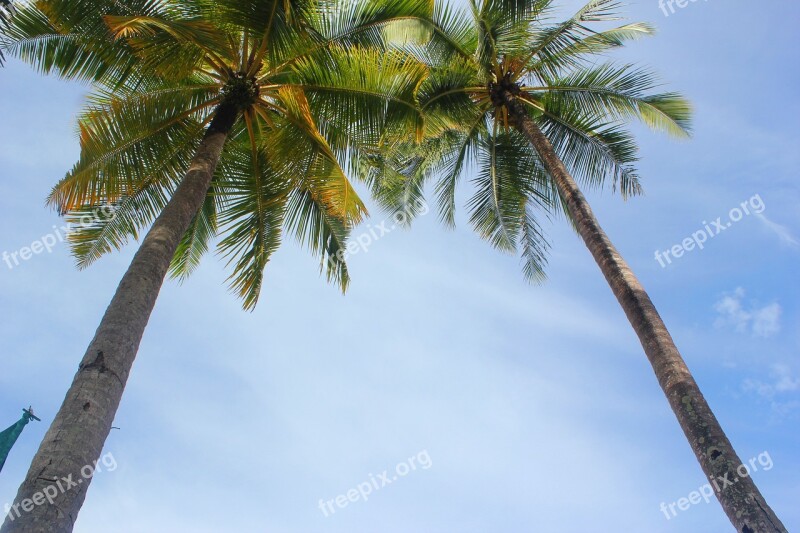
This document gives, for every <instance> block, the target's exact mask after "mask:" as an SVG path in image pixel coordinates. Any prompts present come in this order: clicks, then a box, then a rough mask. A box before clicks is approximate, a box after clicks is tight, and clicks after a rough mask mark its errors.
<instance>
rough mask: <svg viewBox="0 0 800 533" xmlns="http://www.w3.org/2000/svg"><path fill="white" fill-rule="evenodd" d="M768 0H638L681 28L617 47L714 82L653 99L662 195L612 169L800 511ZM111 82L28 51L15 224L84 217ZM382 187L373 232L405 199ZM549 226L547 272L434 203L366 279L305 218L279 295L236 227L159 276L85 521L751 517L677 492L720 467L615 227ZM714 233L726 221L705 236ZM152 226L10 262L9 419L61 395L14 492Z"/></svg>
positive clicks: (9, 189) (30, 229) (677, 527)
mask: <svg viewBox="0 0 800 533" xmlns="http://www.w3.org/2000/svg"><path fill="white" fill-rule="evenodd" d="M562 5H563V6H564V12H565V13H566V12H568V11H571V10H574V9H575V8H577V7H578V3H577V2H572V1H565V2H563V3H562ZM753 6H754V5H753V4H752V3H751V2H746V1H745V0H727V1H724V2H723V1H722V0H707V1H705V0H704V1H696V2H690V3H688V4H686V7H683V8H680V7H678V5H677V4H676V5H675V11H674V13H671V12H669V8H668V7H665V9H666V10H667V11H666V12H667V16H665V12H664V11H662V10H661V9H660V8H659V5H658V2H657V0H646V1H644V0H641V1H634V2H633V3H631V4H630V5H628V6H627V8H626V13H627V15H628V17H629V19H630V20H644V21H649V22H651V23H653V24H655V25H656V26H657V28H658V30H659V33H658V35H657V36H655V37H652V38H648V39H646V40H642V41H638V42H635V43H632V45H631V46H630V47H629V48H628V49H626V50H625V51H624V53H621V54H617V56H616V57H617V58H618V59H619V60H621V61H630V62H636V63H642V64H647V65H650V66H651V67H653V68H654V69H655V70H656V71H657V72H659V73H660V74H661V75H662V78H663V79H664V80H667V81H668V83H667V84H666V87H668V88H669V89H675V90H680V91H681V92H683V93H684V94H686V95H687V96H688V97H689V98H690V99H691V100H692V102H693V103H694V106H695V112H696V117H695V126H694V136H693V138H692V139H691V140H683V141H678V140H673V139H670V138H667V137H664V136H660V135H656V134H653V133H650V132H647V131H645V130H643V129H642V128H639V127H636V128H635V131H636V132H637V135H638V138H639V140H640V143H641V153H640V156H641V161H640V165H639V168H640V170H641V174H642V176H643V184H644V187H645V192H646V194H645V195H644V196H641V197H637V198H634V199H632V200H629V201H627V202H623V200H622V199H621V198H619V196H617V195H614V194H613V193H612V191H611V190H605V191H589V192H588V193H587V196H588V198H589V200H590V202H591V203H592V206H593V208H594V210H595V213H596V215H597V217H598V219H599V220H600V222H601V224H602V225H603V226H604V228H605V229H606V231H607V233H608V234H609V236H610V237H611V239H612V240H613V241H614V243H615V244H616V245H617V247H618V248H619V250H620V251H621V253H622V254H623V255H624V256H625V257H626V259H627V260H628V262H629V263H630V265H631V267H632V268H633V270H634V271H635V272H636V273H637V275H638V276H639V278H640V280H641V281H642V283H643V284H644V286H645V287H646V288H647V289H648V291H649V293H650V295H651V297H652V299H653V301H654V303H655V304H656V306H657V308H658V309H659V312H660V314H661V315H662V317H663V318H664V320H665V322H666V324H667V326H668V327H669V329H670V331H671V333H672V335H673V337H674V338H675V341H676V343H677V345H678V347H679V348H680V350H681V352H682V354H683V356H684V358H685V359H686V361H687V363H688V365H689V367H690V369H691V370H692V371H693V373H694V375H695V378H696V379H697V381H698V383H699V385H700V387H701V389H702V390H703V392H704V394H705V396H706V398H707V400H708V402H709V404H710V405H711V407H712V408H713V409H714V411H715V413H716V415H717V417H718V418H719V420H720V422H721V424H722V426H723V428H725V430H726V432H727V434H728V437H729V438H730V440H731V441H732V442H733V444H734V446H735V447H736V449H737V451H738V453H739V455H740V457H741V458H742V459H743V460H744V461H746V462H747V461H749V460H750V459H753V462H752V463H751V464H753V465H755V466H756V468H754V471H753V473H752V475H753V477H754V479H755V482H756V484H757V485H758V486H759V488H760V489H761V491H762V493H763V494H764V496H765V498H766V499H767V501H768V502H770V504H771V506H772V508H773V509H774V510H775V512H776V513H777V514H778V516H779V517H780V518H781V519H782V521H783V522H784V525H785V526H786V527H787V528H788V529H789V530H790V531H792V530H797V529H799V528H800V506H798V505H797V502H798V501H800V481H799V480H798V479H800V476H798V475H797V474H798V472H800V429H798V428H800V424H798V420H799V419H800V360H798V351H799V350H798V349H800V328H798V326H800V306H798V301H800V290H799V289H798V284H797V279H798V273H799V272H800V268H798V263H799V262H800V211H799V210H798V207H797V206H798V205H800V189H798V187H797V169H798V168H800V150H798V141H800V138H798V137H799V136H800V134H799V133H798V118H800V108H799V106H800V104H798V101H797V99H796V95H797V94H798V89H800V87H798V86H799V85H800V78H798V72H799V71H800V69H798V66H800V65H798V59H797V57H798V56H797V55H796V50H797V49H798V45H800V43H798V33H797V32H796V27H797V23H798V22H800V6H798V5H796V4H794V3H791V2H785V1H775V0H771V1H765V2H760V3H758V6H757V7H753ZM85 92H86V87H84V86H81V85H77V84H67V83H64V82H62V81H59V80H57V79H55V78H47V77H42V76H40V75H38V74H35V73H33V72H32V71H31V70H30V69H29V68H28V67H27V66H25V65H23V64H21V63H18V62H15V61H10V62H9V63H8V65H7V66H6V68H4V69H2V70H0V95H2V98H0V118H2V123H3V125H4V127H2V128H0V252H2V251H6V252H8V253H12V252H15V251H19V250H20V249H21V248H23V247H26V246H28V247H29V246H31V244H32V243H34V242H36V241H43V240H44V239H45V237H46V236H47V235H53V234H54V233H55V232H56V231H57V229H54V226H55V227H56V228H58V227H60V226H61V225H63V221H62V220H59V218H58V217H57V216H56V214H55V213H53V212H52V211H50V210H49V209H48V208H46V207H45V206H44V198H45V196H46V195H47V193H48V192H49V190H50V187H51V186H52V185H53V184H54V183H55V182H56V181H57V180H58V179H59V178H61V177H62V176H63V175H64V173H65V172H66V171H67V170H68V169H69V168H70V167H71V165H72V164H73V162H74V161H75V160H76V159H77V156H78V140H77V135H76V133H75V126H74V120H75V116H76V113H78V111H79V110H80V107H81V105H82V101H83V97H84V95H85ZM463 184H464V186H463V187H462V189H461V191H460V196H461V198H462V200H463V199H464V198H466V197H467V196H468V194H469V188H468V186H467V185H466V184H467V182H466V181H465V182H463ZM461 205H462V206H463V205H464V202H463V201H462V203H461ZM371 213H372V215H371V218H370V219H369V220H367V221H366V222H365V223H364V224H363V225H362V226H361V227H360V228H358V229H356V230H355V232H354V236H355V237H357V236H359V235H361V234H367V233H368V232H369V231H370V227H372V228H374V227H375V226H377V225H379V224H380V223H381V222H382V221H383V220H384V219H386V218H387V215H386V214H385V213H382V212H381V211H380V210H379V209H377V208H373V209H372V210H371ZM718 217H719V218H720V221H721V223H722V224H723V225H724V226H725V230H724V231H722V232H720V233H719V234H716V231H717V230H716V229H715V227H714V225H713V223H712V221H716V220H717V218H718ZM728 222H729V223H730V226H727V223H728ZM706 226H709V229H710V230H711V231H710V232H709V231H707V230H706ZM545 229H546V232H547V234H548V236H549V238H550V239H551V240H552V244H553V248H552V251H553V253H552V257H551V261H550V265H549V270H548V275H549V279H548V281H547V282H546V283H545V284H543V285H540V286H536V285H530V284H528V283H526V282H525V280H524V279H523V276H522V274H521V264H520V261H519V258H517V257H513V256H508V255H503V254H501V253H499V252H496V251H495V250H493V249H492V248H491V247H490V246H489V245H488V244H487V243H485V242H483V241H481V240H480V239H479V238H478V237H477V236H476V235H475V234H474V233H473V232H472V231H471V229H470V227H469V225H468V223H467V220H466V218H465V216H464V210H463V208H462V209H461V210H460V212H459V220H458V226H457V228H456V229H455V230H448V229H445V228H443V227H441V225H439V223H438V221H437V217H436V215H435V214H434V212H433V211H431V212H430V213H429V214H427V215H424V216H422V217H420V219H418V220H417V221H416V223H415V224H414V225H413V227H412V228H411V229H410V230H403V229H396V230H393V231H391V232H389V233H388V234H385V235H383V236H382V237H381V238H380V239H378V240H374V241H373V242H371V243H370V245H369V246H368V247H367V249H366V250H364V251H363V252H360V253H358V254H355V255H354V256H352V257H351V258H350V261H349V264H350V270H351V276H352V278H353V281H352V284H351V287H350V290H349V291H348V293H347V294H346V295H344V296H343V295H342V294H341V293H340V292H339V291H338V289H337V288H336V287H334V286H330V285H327V284H326V282H325V280H324V278H323V277H320V275H319V272H318V268H317V266H318V265H317V263H316V261H315V260H314V259H312V258H311V256H310V255H309V254H308V253H307V252H306V251H305V250H303V249H301V248H300V247H299V246H298V245H297V244H296V243H294V242H289V241H287V242H286V243H285V244H284V246H283V247H282V248H281V249H280V251H279V252H278V253H277V254H276V256H275V258H274V260H273V261H272V262H271V263H270V264H269V265H268V267H267V277H266V281H265V286H264V289H263V293H262V297H261V301H260V303H259V306H258V308H257V309H256V310H255V311H254V312H252V313H247V312H244V311H242V310H241V306H240V303H239V302H238V301H237V300H236V298H235V297H234V296H233V295H231V294H229V293H228V291H227V288H226V285H225V278H226V277H227V274H226V271H225V269H224V268H223V266H224V265H223V262H222V260H221V259H220V258H219V257H216V256H215V255H214V254H210V255H209V256H207V257H206V259H205V261H204V263H203V264H202V266H201V267H200V268H199V270H198V271H197V272H196V273H195V275H193V276H192V277H191V278H190V279H189V280H187V281H186V282H184V283H183V284H180V283H178V282H175V281H168V282H167V283H166V284H165V286H164V288H163V290H162V292H161V295H160V297H159V300H158V303H157V305H156V309H155V311H154V313H153V315H152V318H151V320H150V324H149V326H148V329H147V331H146V333H145V336H144V340H143V342H142V344H141V348H140V351H139V356H138V359H137V361H136V364H135V366H134V370H133V373H132V375H131V378H130V381H129V382H128V385H127V389H126V391H125V396H124V399H123V402H122V405H121V408H120V410H119V412H118V414H117V417H116V420H115V423H114V425H115V426H116V427H118V428H119V429H114V430H112V432H111V435H110V437H109V439H108V441H107V442H106V447H105V450H104V458H105V461H104V463H103V464H104V465H105V468H104V469H103V471H102V472H98V473H97V474H96V475H95V477H94V479H93V482H92V486H91V488H90V490H89V493H88V497H87V500H86V503H85V505H84V506H83V509H82V511H81V514H80V516H79V519H78V522H77V526H76V529H75V531H77V532H79V533H95V532H97V533H100V532H106V531H109V530H110V528H113V531H116V532H120V533H140V532H148V533H160V532H191V533H203V532H219V531H241V532H253V533H256V532H270V533H295V532H297V533H316V532H320V533H324V532H332V533H345V532H347V533H372V532H376V531H380V532H385V533H401V532H402V533H407V532H409V531H414V532H420V533H488V532H492V533H498V532H499V533H517V532H520V531H553V532H564V533H595V532H596V533H603V532H609V531H633V532H653V533H671V532H689V533H695V532H697V533H699V532H703V533H708V532H712V533H714V532H726V531H730V530H731V526H730V523H729V522H728V520H727V518H726V516H725V515H724V513H723V512H722V510H721V507H720V506H719V505H718V504H717V503H716V501H715V500H713V499H712V501H711V502H710V503H706V502H705V501H703V500H700V501H699V503H697V504H692V505H690V506H689V507H688V509H686V510H678V512H677V513H676V514H675V515H674V516H672V515H669V513H664V512H663V511H662V510H661V505H662V504H666V505H669V504H670V503H674V502H677V501H678V499H679V498H684V497H687V498H688V496H689V495H690V493H692V492H693V491H698V490H699V488H700V487H702V486H703V485H704V484H705V483H706V479H705V478H704V475H703V473H702V471H701V469H700V467H699V466H698V464H697V462H696V460H695V458H694V455H693V453H692V451H691V449H690V448H689V446H688V445H687V443H686V441H685V438H684V436H683V434H682V432H681V430H680V428H679V426H678V424H677V422H676V420H675V418H674V416H673V414H672V413H671V411H670V409H669V406H668V404H667V402H666V400H665V398H664V396H663V393H662V392H661V390H660V388H659V387H658V384H657V381H656V379H655V377H654V375H653V372H652V369H651V368H650V366H649V363H648V362H647V359H646V358H645V356H644V353H643V351H642V349H641V346H640V345H639V343H638V340H637V339H636V336H635V335H634V333H633V332H632V330H631V328H630V326H629V325H628V323H627V321H626V319H625V316H624V314H623V312H622V311H621V309H620V308H619V306H618V304H617V303H616V301H615V299H614V297H613V295H612V293H611V291H610V290H609V288H608V286H607V285H606V284H605V281H604V280H603V277H602V275H601V274H600V272H599V270H598V268H597V266H596V265H595V264H594V262H593V261H592V259H591V256H590V255H589V253H588V251H587V250H586V249H585V248H584V246H583V244H582V242H581V241H580V239H579V238H578V237H577V235H576V234H575V233H574V232H572V230H571V229H570V228H569V227H568V225H567V224H566V223H565V221H564V220H563V219H555V220H553V221H552V222H548V223H546V225H545ZM699 233H704V234H705V235H706V241H705V242H703V243H702V245H703V248H702V249H700V248H699V247H698V246H697V245H696V244H695V245H694V246H692V245H689V246H686V247H685V248H683V243H684V240H685V239H687V238H691V237H692V236H693V235H697V237H696V241H697V240H702V237H701V236H699ZM710 235H713V236H710ZM709 236H710V237H709ZM696 241H695V242H696ZM676 245H678V249H677V253H675V251H674V250H673V247H675V246H676ZM689 248H691V249H689ZM667 250H670V255H669V261H667V260H665V259H663V257H664V252H665V251H667ZM134 251H135V243H131V244H130V245H129V246H127V247H125V248H124V249H123V250H122V251H121V252H119V253H115V254H112V255H109V256H107V257H105V258H103V259H101V260H100V261H99V262H97V263H96V264H95V265H93V266H91V267H90V268H89V269H87V270H84V271H78V270H77V269H76V268H75V266H74V261H73V259H72V258H71V256H70V254H69V249H68V248H67V247H66V246H65V245H63V244H58V243H57V244H56V245H55V246H53V247H52V250H51V251H50V252H47V251H43V252H42V253H39V254H37V255H33V256H32V257H30V258H29V259H28V260H26V261H21V262H20V264H18V265H14V266H13V268H9V266H8V264H6V263H0V309H2V320H0V338H2V339H3V341H4V342H3V344H4V346H3V351H2V352H3V353H2V356H0V357H2V359H0V368H2V370H1V371H0V426H2V428H5V427H6V426H8V425H11V424H12V423H13V422H15V421H16V420H17V419H18V418H19V416H20V415H21V411H20V409H21V408H23V407H27V406H28V405H33V407H34V409H35V411H36V413H37V414H38V415H39V416H40V417H41V418H42V422H32V423H31V424H29V425H28V426H27V428H26V429H25V431H24V432H23V434H22V436H21V437H20V439H19V441H18V443H17V445H16V447H15V448H14V449H13V450H12V452H11V454H10V456H9V458H8V461H7V462H6V465H5V467H4V469H3V471H2V473H0V505H3V504H4V503H10V502H12V500H13V497H14V495H15V494H16V490H17V487H18V484H19V482H20V481H21V480H22V479H23V478H24V475H25V472H26V470H27V467H28V465H29V464H30V460H31V459H32V457H33V454H34V453H35V451H36V448H37V446H38V443H39V441H40V440H41V438H42V437H43V436H44V433H45V431H46V429H47V425H48V424H49V422H50V421H51V420H52V417H53V416H54V414H55V413H56V411H57V409H58V407H59V405H60V403H61V401H62V399H63V397H64V393H65V392H66V390H67V388H68V386H69V384H70V382H71V380H72V376H73V374H74V372H75V370H76V369H77V365H78V363H79V361H80V359H81V357H82V355H83V353H84V350H85V348H86V345H87V344H88V342H89V340H90V339H91V337H92V335H93V333H94V329H95V328H96V326H97V324H98V323H99V320H100V318H101V316H102V313H103V311H104V310H105V307H106V305H107V304H108V302H109V300H110V298H111V295H112V294H113V291H114V289H115V287H116V284H117V283H118V281H119V279H120V277H121V276H122V274H123V273H124V271H125V269H126V267H127V265H128V263H129V262H130V259H131V257H132V254H133V252H134ZM657 251H659V252H661V257H662V259H661V260H660V261H659V259H658V258H657V256H656V252H657ZM662 264H663V266H662ZM2 428H0V429H2ZM395 478H396V479H395ZM387 481H388V483H387ZM376 487H377V488H376ZM348 492H350V495H351V497H352V496H353V494H357V496H356V497H355V498H351V500H348V499H347V494H348ZM337 497H340V501H346V502H348V503H347V505H346V506H344V507H340V506H337V505H336V503H335V502H336V498H337ZM352 500H355V501H352ZM329 501H331V502H333V503H331V504H327V503H325V502H329ZM320 502H322V504H320ZM668 515H669V516H670V517H669V518H667V516H668Z"/></svg>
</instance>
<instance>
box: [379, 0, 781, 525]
mask: <svg viewBox="0 0 800 533" xmlns="http://www.w3.org/2000/svg"><path fill="white" fill-rule="evenodd" d="M551 4H552V0H471V1H470V8H471V9H470V12H469V13H461V12H458V11H453V10H451V9H449V8H447V7H443V6H440V7H439V8H438V9H437V12H436V13H435V15H434V17H433V18H432V19H431V20H429V21H427V28H428V34H427V36H426V39H425V40H426V44H425V45H424V46H415V45H414V44H413V40H409V41H408V42H409V43H412V44H406V46H407V47H408V48H409V49H410V50H411V51H412V52H413V53H414V54H416V55H417V56H418V57H419V58H420V59H421V60H423V61H426V62H427V63H428V64H430V65H431V67H432V69H431V74H430V77H429V78H428V79H427V81H426V82H425V83H424V84H423V85H422V86H421V88H420V91H419V105H420V106H421V108H422V110H423V111H424V115H425V120H426V125H425V139H426V140H425V141H424V142H423V143H422V144H421V145H420V146H418V147H417V146H414V145H413V143H408V142H406V143H404V142H403V141H402V139H399V140H394V141H392V140H390V139H387V140H385V148H384V152H383V153H376V154H374V156H373V158H372V159H371V160H370V165H371V167H372V168H371V170H370V172H371V173H372V180H373V182H374V183H376V184H377V185H376V192H377V193H378V196H379V197H380V198H381V199H382V201H383V202H384V203H385V204H386V205H387V206H389V207H390V208H392V209H402V210H404V211H406V212H409V211H411V212H413V209H412V206H413V205H416V204H418V203H419V202H418V199H419V198H420V197H421V196H422V195H423V192H424V187H425V185H426V182H427V181H428V180H429V179H430V178H431V177H432V176H435V177H436V178H437V181H436V184H435V192H436V195H437V197H438V202H439V206H440V213H441V218H442V220H443V221H444V222H445V223H446V224H448V225H452V224H453V222H454V211H455V191H456V186H457V184H458V181H459V178H460V177H461V176H462V174H464V173H465V171H466V170H467V169H469V170H472V169H475V170H476V171H477V174H476V175H475V177H474V178H473V180H472V185H473V186H474V189H475V193H474V195H473V196H472V197H471V199H470V200H469V202H468V205H467V207H468V210H469V214H470V222H471V224H472V225H473V226H474V228H475V230H476V231H477V232H478V233H479V234H480V235H481V236H482V237H483V238H485V239H487V240H488V241H490V242H491V244H492V245H493V246H495V247H497V248H499V249H501V250H505V251H512V252H513V251H520V252H521V254H522V257H523V259H524V272H525V275H526V276H527V277H528V278H531V279H541V278H542V277H543V276H544V266H545V263H546V256H547V250H548V245H547V242H546V240H545V239H544V237H543V235H542V231H541V226H540V224H539V222H538V220H537V215H539V214H541V213H545V214H549V213H552V212H553V211H561V210H563V211H565V212H566V214H567V216H568V219H569V220H570V221H571V223H572V224H573V225H574V227H575V229H576V230H577V232H578V233H579V234H580V236H581V237H582V239H583V241H584V242H585V244H586V246H587V247H588V248H589V251H590V252H591V254H592V256H593V257H594V259H595V261H596V262H597V264H598V266H599V267H600V270H601V271H602V273H603V275H604V276H605V278H606V280H607V281H608V284H609V285H610V287H611V289H612V291H613V293H614V295H615V296H616V297H617V300H618V301H619V303H620V305H621V306H622V308H623V309H624V311H625V314H626V315H627V317H628V320H629V321H630V323H631V325H632V326H633V329H634V330H635V332H636V334H637V335H638V337H639V340H640V341H641V344H642V346H643V348H644V351H645V353H646V354H647V357H648V359H649V360H650V363H651V364H652V367H653V369H654V371H655V374H656V377H657V378H658V381H659V384H660V385H661V387H662V389H663V391H664V393H665V394H666V396H667V399H668V400H669V404H670V406H671V407H672V409H673V411H674V413H675V415H676V416H677V418H678V421H679V423H680V425H681V428H682V429H683V431H684V433H685V435H686V437H687V439H688V440H689V444H690V445H691V447H692V450H693V451H694V453H695V455H696V457H697V459H698V461H699V462H700V465H701V466H702V468H703V470H704V472H705V474H706V475H707V476H708V477H709V479H710V480H711V481H712V482H713V484H714V486H715V487H719V488H720V489H722V490H718V491H717V497H718V499H719V501H720V502H721V503H722V507H723V509H724V510H725V512H726V513H727V515H728V517H729V518H730V520H731V522H732V523H733V524H734V526H736V528H737V530H738V531H741V532H755V531H758V532H778V531H783V532H785V531H786V530H785V528H784V527H783V525H782V524H781V522H780V520H778V518H777V517H776V515H775V513H774V512H773V511H772V510H771V509H770V507H769V506H768V505H767V503H766V501H765V500H764V498H763V496H762V495H761V493H760V492H759V490H758V488H757V487H756V485H755V484H754V482H753V480H752V479H751V478H750V477H746V476H741V475H738V474H737V468H739V467H740V465H741V464H742V462H741V460H740V459H739V457H738V456H737V454H736V452H735V451H734V449H733V446H732V445H731V443H730V441H729V440H728V438H727V437H726V436H725V433H724V432H723V430H722V428H721V427H720V424H719V422H718V421H717V419H716V418H715V416H714V414H713V413H712V411H711V408H710V407H709V405H708V403H707V402H706V400H705V399H704V398H703V395H702V393H701V392H700V389H699V387H698V385H697V383H696V382H695V380H694V378H693V377H692V374H691V373H690V371H689V369H688V368H687V366H686V364H685V362H684V360H683V359H682V357H681V355H680V353H679V352H678V349H677V347H676V346H675V343H674V342H673V340H672V338H671V336H670V334H669V332H668V331H667V328H666V326H665V325H664V322H663V321H662V319H661V317H660V316H659V315H658V313H657V311H656V309H655V307H654V305H653V303H652V302H651V300H650V298H649V296H648V295H647V292H646V291H645V289H644V287H643V286H642V285H641V283H640V282H639V280H638V279H637V278H636V276H635V275H634V274H633V272H632V271H631V269H630V267H629V266H628V264H627V263H626V262H625V260H624V259H623V258H622V256H621V255H620V253H619V252H618V251H617V249H616V248H615V247H614V245H613V244H612V243H611V241H610V239H609V238H608V236H607V235H606V233H605V232H604V231H603V229H602V228H601V227H600V224H599V223H598V221H597V219H596V218H595V216H594V214H593V213H592V210H591V208H590V206H589V203H588V202H587V201H586V198H585V197H584V196H583V194H582V192H581V190H580V188H579V187H578V185H577V183H576V178H577V179H578V180H580V181H582V182H583V184H584V185H586V186H588V187H590V188H591V187H595V186H599V185H601V184H602V183H603V182H605V181H607V180H609V179H610V180H611V181H612V182H613V184H614V186H615V187H618V188H619V189H620V190H621V192H622V194H623V195H624V196H628V195H632V194H636V193H638V192H639V191H640V185H639V180H638V177H637V174H636V170H635V168H634V166H633V163H634V162H635V161H636V151H637V150H636V145H635V143H634V140H633V138H632V137H631V135H630V134H629V133H628V132H627V131H626V130H625V129H624V128H623V126H624V123H625V122H626V121H628V120H629V119H640V120H641V121H643V122H644V123H645V124H647V125H648V126H651V127H652V128H654V129H658V130H665V131H666V132H668V133H672V134H674V135H678V136H685V135H687V130H688V127H689V118H690V106H689V105H688V104H687V102H686V101H685V100H684V99H683V98H681V97H680V96H679V95H677V94H674V93H666V94H658V93H654V92H653V89H654V88H655V86H656V80H655V77H654V76H653V75H652V74H650V73H649V72H647V71H645V70H642V69H638V68H635V67H633V66H629V65H623V66H619V65H615V64H613V63H605V62H598V55H601V54H603V53H604V52H606V51H608V50H610V49H613V48H615V47H619V46H621V45H623V44H624V42H625V41H627V40H629V39H634V38H637V37H640V36H644V35H647V34H650V33H652V29H651V28H650V27H649V26H648V25H646V24H641V23H640V24H628V25H624V26H621V27H613V28H610V29H606V30H605V31H595V30H592V29H590V28H589V27H587V24H588V23H594V22H598V23H601V22H607V21H611V20H617V19H618V17H617V16H616V11H617V9H618V7H619V3H618V2H617V1H615V0H592V1H590V2H589V3H588V4H586V5H585V7H583V8H582V9H580V10H579V11H578V12H577V13H576V14H575V15H574V16H573V17H571V18H569V19H568V20H566V21H564V22H562V23H559V24H555V25H548V24H545V23H543V22H542V21H543V20H546V17H549V16H550V11H551V9H552V5H551ZM573 176H574V177H573ZM737 478H739V479H738V482H736V483H733V484H730V485H727V484H726V483H727V481H723V480H730V481H731V482H732V481H733V480H734V479H737Z"/></svg>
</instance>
